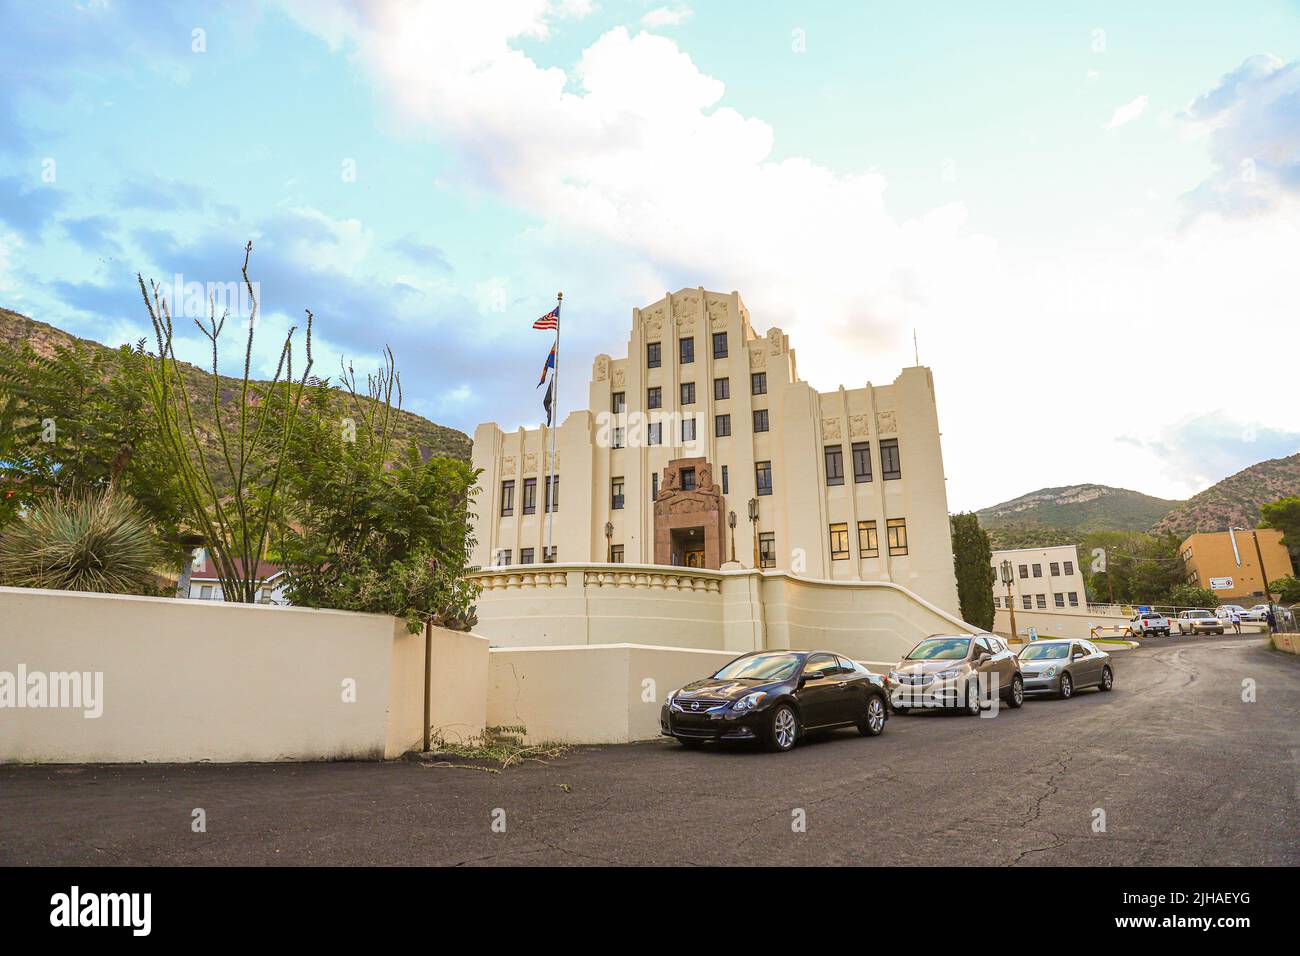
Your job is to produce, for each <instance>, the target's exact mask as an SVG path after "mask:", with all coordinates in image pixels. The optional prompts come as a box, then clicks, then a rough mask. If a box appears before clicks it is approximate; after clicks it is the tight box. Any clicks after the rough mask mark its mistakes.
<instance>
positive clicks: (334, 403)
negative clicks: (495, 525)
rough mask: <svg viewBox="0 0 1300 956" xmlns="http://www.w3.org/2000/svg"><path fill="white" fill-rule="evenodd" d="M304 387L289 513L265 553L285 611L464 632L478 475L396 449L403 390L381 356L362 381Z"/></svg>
mask: <svg viewBox="0 0 1300 956" xmlns="http://www.w3.org/2000/svg"><path fill="white" fill-rule="evenodd" d="M343 380H344V386H345V387H344V388H342V389H338V388H331V387H330V386H329V385H328V383H325V382H320V383H316V384H314V385H313V386H312V387H310V388H309V390H308V393H307V395H306V400H305V402H304V410H305V414H303V415H302V416H301V417H300V418H299V420H298V423H297V427H296V428H295V430H294V434H293V438H292V441H291V442H290V443H289V446H288V448H287V464H288V467H287V469H286V490H287V492H288V497H289V506H288V508H287V510H286V512H285V514H284V521H283V524H282V527H281V529H280V534H279V538H278V542H277V545H276V548H275V555H274V556H275V557H276V559H277V560H278V561H279V562H280V563H281V564H282V565H284V567H285V568H286V569H287V571H288V577H289V583H288V586H287V588H286V594H287V596H288V598H289V600H291V601H292V602H293V603H294V604H297V605H301V606H305V607H328V608H336V609H340V610H350V611H369V612H374V613H382V614H391V615H394V616H396V617H401V618H404V619H405V620H406V622H407V627H408V628H409V629H410V630H411V631H412V632H414V631H417V630H419V629H420V626H421V625H422V624H424V623H433V624H438V625H441V626H444V627H451V628H456V629H465V628H468V627H469V626H472V623H473V620H474V617H473V610H474V608H473V605H474V601H475V600H476V598H477V596H478V587H477V585H474V584H472V583H470V582H468V581H466V580H465V577H464V574H465V571H466V570H467V565H468V560H469V550H470V548H471V547H472V546H473V543H474V542H473V537H472V532H471V525H470V521H471V513H470V511H469V504H470V500H471V497H472V495H473V492H474V490H475V483H476V480H477V477H478V472H477V471H474V470H473V469H471V468H470V466H469V465H468V464H466V463H465V462H463V461H459V460H455V459H449V458H436V457H431V458H429V459H428V460H427V461H426V460H424V458H423V457H422V456H421V454H420V450H419V448H418V447H417V446H416V444H415V443H414V442H408V443H406V444H405V445H404V447H402V448H395V447H394V444H395V443H394V439H393V424H394V421H395V419H396V416H395V409H394V405H393V399H394V395H396V398H397V405H398V407H400V403H401V384H400V379H399V377H398V374H397V372H396V370H395V367H394V363H393V359H392V354H391V352H387V351H386V352H385V367H384V368H383V369H382V370H381V371H379V372H378V373H377V374H375V375H373V376H371V377H370V378H369V379H368V381H367V386H366V393H367V394H366V397H368V398H369V399H370V401H366V400H364V398H363V396H362V394H361V393H359V391H358V389H357V386H356V380H355V376H354V375H353V374H352V372H351V370H350V369H345V371H344V376H343Z"/></svg>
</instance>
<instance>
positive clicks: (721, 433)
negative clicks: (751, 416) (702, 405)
mask: <svg viewBox="0 0 1300 956" xmlns="http://www.w3.org/2000/svg"><path fill="white" fill-rule="evenodd" d="M713 434H714V435H716V436H717V437H718V438H726V437H727V436H728V435H730V434H731V416H730V415H714V416H713Z"/></svg>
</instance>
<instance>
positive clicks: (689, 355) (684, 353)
mask: <svg viewBox="0 0 1300 956" xmlns="http://www.w3.org/2000/svg"><path fill="white" fill-rule="evenodd" d="M677 356H678V361H680V362H681V363H682V364H683V365H690V364H691V363H692V362H694V361H695V339H689V338H688V339H679V340H678V341H677Z"/></svg>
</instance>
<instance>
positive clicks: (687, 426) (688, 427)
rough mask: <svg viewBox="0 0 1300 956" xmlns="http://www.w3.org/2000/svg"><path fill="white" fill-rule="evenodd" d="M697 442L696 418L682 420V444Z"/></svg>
mask: <svg viewBox="0 0 1300 956" xmlns="http://www.w3.org/2000/svg"><path fill="white" fill-rule="evenodd" d="M693 441H695V417H694V416H691V417H690V418H683V419H682V443H683V444H685V443H686V442H693Z"/></svg>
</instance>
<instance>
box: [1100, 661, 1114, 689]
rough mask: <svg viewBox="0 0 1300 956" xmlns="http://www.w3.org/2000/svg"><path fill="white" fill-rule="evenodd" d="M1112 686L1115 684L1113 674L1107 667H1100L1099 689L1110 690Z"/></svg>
mask: <svg viewBox="0 0 1300 956" xmlns="http://www.w3.org/2000/svg"><path fill="white" fill-rule="evenodd" d="M1114 686H1115V675H1114V674H1112V673H1111V670H1110V668H1109V667H1103V668H1102V669H1101V689H1102V690H1110V689H1111V688H1112V687H1114Z"/></svg>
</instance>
